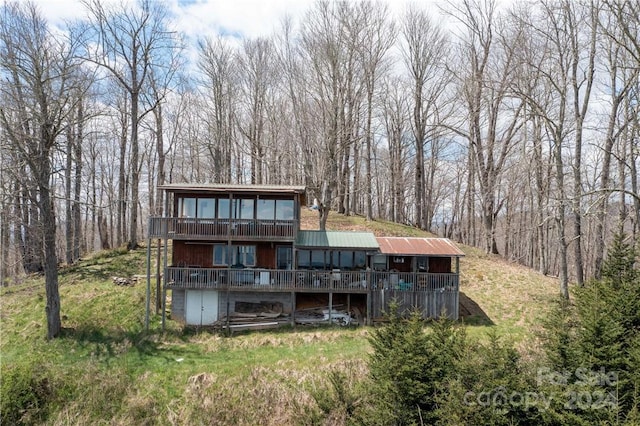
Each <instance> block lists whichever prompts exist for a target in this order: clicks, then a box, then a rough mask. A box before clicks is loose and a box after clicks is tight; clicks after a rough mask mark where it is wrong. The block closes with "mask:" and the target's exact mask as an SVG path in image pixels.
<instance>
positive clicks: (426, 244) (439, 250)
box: [376, 237, 464, 257]
mask: <svg viewBox="0 0 640 426" xmlns="http://www.w3.org/2000/svg"><path fill="white" fill-rule="evenodd" d="M376 240H377V241H378V244H379V245H380V252H381V253H383V254H390V255H405V256H420V255H423V256H424V255H426V256H433V257H436V256H442V257H449V256H451V257H462V256H464V252H463V251H462V250H460V249H459V248H458V247H457V246H456V245H455V244H454V243H453V242H452V241H451V240H449V239H448V238H415V237H411V238H410V237H376Z"/></svg>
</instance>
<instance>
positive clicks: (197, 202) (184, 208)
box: [178, 197, 216, 219]
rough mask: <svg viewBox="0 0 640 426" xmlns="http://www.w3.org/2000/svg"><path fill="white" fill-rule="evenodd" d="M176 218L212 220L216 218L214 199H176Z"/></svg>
mask: <svg viewBox="0 0 640 426" xmlns="http://www.w3.org/2000/svg"><path fill="white" fill-rule="evenodd" d="M178 216H179V217H191V218H194V217H198V218H204V219H213V218H214V217H216V199H215V198H195V197H185V198H178Z"/></svg>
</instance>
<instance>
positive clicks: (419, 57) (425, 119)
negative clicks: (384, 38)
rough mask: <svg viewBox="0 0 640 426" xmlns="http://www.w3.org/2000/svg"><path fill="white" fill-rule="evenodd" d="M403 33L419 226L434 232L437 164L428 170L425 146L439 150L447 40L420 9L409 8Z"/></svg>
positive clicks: (416, 214) (416, 217)
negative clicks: (436, 145)
mask: <svg viewBox="0 0 640 426" xmlns="http://www.w3.org/2000/svg"><path fill="white" fill-rule="evenodd" d="M401 32H402V36H403V44H402V46H403V47H402V51H403V58H404V65H405V67H406V69H407V71H408V74H409V79H410V81H411V83H412V85H413V90H412V94H411V99H412V105H411V111H412V112H411V124H412V126H411V128H412V131H413V138H414V141H415V142H414V143H415V151H416V159H415V183H414V185H415V186H414V190H415V222H416V224H417V225H418V226H419V227H421V228H423V229H430V228H431V221H432V217H433V210H434V204H435V203H434V200H433V199H432V197H430V195H429V194H430V193H431V192H432V191H430V190H429V189H428V187H431V190H432V189H433V188H432V186H431V185H432V184H431V183H432V181H433V179H432V178H433V173H434V172H435V170H434V168H435V162H432V163H431V164H430V166H431V167H430V170H428V171H427V170H425V145H427V144H429V143H430V144H431V146H432V149H435V147H434V146H433V144H434V143H436V142H434V140H435V139H437V138H436V136H435V135H436V130H437V125H438V124H439V123H438V118H437V111H438V108H439V105H438V102H439V98H440V97H441V96H442V94H443V92H444V89H445V88H446V85H447V83H448V80H449V79H450V77H449V74H444V73H443V72H442V70H443V69H444V64H446V58H447V54H446V51H447V40H446V37H445V35H444V33H443V31H442V29H441V28H440V27H439V26H438V25H437V24H436V23H434V22H433V20H432V19H431V18H430V17H429V15H428V14H427V13H426V11H424V10H419V9H416V8H409V9H408V11H407V12H406V14H405V16H404V19H403V21H402V30H401ZM436 150H437V149H436ZM431 159H432V160H433V156H431Z"/></svg>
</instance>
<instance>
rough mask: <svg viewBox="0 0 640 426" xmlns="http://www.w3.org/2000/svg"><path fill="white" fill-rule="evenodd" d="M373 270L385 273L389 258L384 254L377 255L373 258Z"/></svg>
mask: <svg viewBox="0 0 640 426" xmlns="http://www.w3.org/2000/svg"><path fill="white" fill-rule="evenodd" d="M373 269H375V270H376V271H384V270H385V269H387V257H386V256H385V255H384V254H376V255H375V256H373Z"/></svg>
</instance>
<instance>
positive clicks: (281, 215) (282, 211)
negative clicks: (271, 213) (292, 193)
mask: <svg viewBox="0 0 640 426" xmlns="http://www.w3.org/2000/svg"><path fill="white" fill-rule="evenodd" d="M276 219H279V220H293V200H276Z"/></svg>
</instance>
